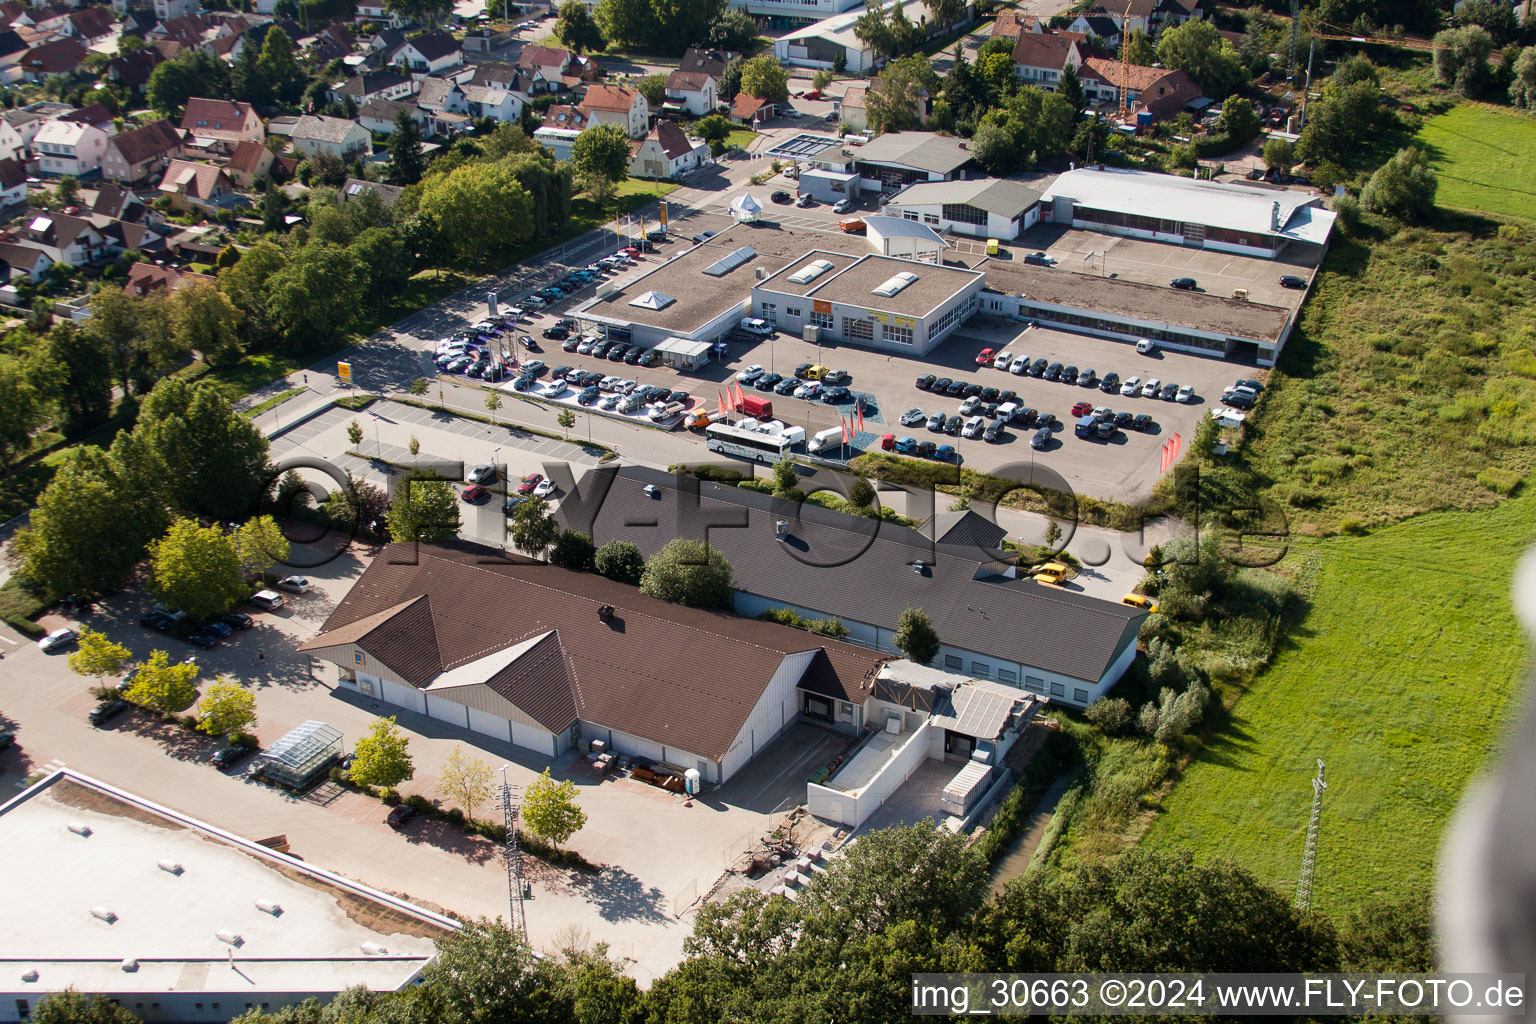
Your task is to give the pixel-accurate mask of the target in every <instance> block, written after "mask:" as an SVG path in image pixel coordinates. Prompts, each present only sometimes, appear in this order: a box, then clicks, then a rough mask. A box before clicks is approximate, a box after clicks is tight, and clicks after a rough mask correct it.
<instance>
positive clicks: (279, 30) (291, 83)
mask: <svg viewBox="0 0 1536 1024" xmlns="http://www.w3.org/2000/svg"><path fill="white" fill-rule="evenodd" d="M258 63H259V64H260V66H261V71H262V74H263V75H265V76H266V79H267V83H268V84H269V85H270V86H271V88H272V91H273V92H274V93H275V94H276V95H277V98H278V99H280V100H282V101H283V102H284V103H293V102H296V101H297V100H298V98H299V94H300V93H302V92H303V91H304V85H305V82H306V78H305V75H304V72H303V71H302V70H301V69H300V68H299V62H298V60H297V59H295V58H294V56H293V40H291V39H289V38H288V33H287V32H285V31H283V27H282V26H281V25H272V26H271V27H269V28H268V29H267V34H266V36H265V38H263V39H262V41H261V58H260V60H259V62H258Z"/></svg>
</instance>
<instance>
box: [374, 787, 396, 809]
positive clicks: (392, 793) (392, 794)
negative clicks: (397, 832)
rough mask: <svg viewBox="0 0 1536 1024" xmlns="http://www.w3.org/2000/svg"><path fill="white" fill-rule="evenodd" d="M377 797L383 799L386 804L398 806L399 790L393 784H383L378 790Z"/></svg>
mask: <svg viewBox="0 0 1536 1024" xmlns="http://www.w3.org/2000/svg"><path fill="white" fill-rule="evenodd" d="M379 799H380V800H382V801H384V802H385V803H386V804H389V806H391V807H399V806H400V791H399V790H397V789H395V788H394V787H393V786H385V787H384V788H383V789H381V790H379Z"/></svg>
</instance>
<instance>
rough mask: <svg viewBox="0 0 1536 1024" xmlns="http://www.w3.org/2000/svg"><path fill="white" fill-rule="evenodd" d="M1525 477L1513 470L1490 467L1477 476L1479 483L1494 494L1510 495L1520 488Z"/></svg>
mask: <svg viewBox="0 0 1536 1024" xmlns="http://www.w3.org/2000/svg"><path fill="white" fill-rule="evenodd" d="M1522 479H1523V477H1521V476H1520V474H1519V473H1516V472H1515V471H1514V470H1512V469H1500V468H1498V467H1497V466H1490V467H1488V468H1487V469H1485V470H1483V471H1482V472H1481V473H1479V474H1477V482H1478V483H1480V484H1482V485H1483V486H1484V487H1486V488H1488V489H1489V490H1490V491H1492V492H1493V493H1494V494H1503V495H1506V496H1507V495H1510V494H1513V493H1515V489H1516V488H1517V487H1519V486H1520V482H1521V480H1522Z"/></svg>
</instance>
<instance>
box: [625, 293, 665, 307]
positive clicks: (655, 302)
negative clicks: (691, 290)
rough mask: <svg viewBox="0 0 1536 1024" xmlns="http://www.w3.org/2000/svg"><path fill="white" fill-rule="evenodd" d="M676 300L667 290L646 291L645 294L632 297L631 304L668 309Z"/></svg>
mask: <svg viewBox="0 0 1536 1024" xmlns="http://www.w3.org/2000/svg"><path fill="white" fill-rule="evenodd" d="M676 301H677V300H676V299H674V298H673V297H672V296H670V295H668V294H666V293H665V292H646V293H645V294H644V295H641V296H639V297H637V298H633V299H630V300H629V304H630V305H631V306H638V307H640V308H641V309H666V308H667V307H668V306H670V305H672V303H674V302H676Z"/></svg>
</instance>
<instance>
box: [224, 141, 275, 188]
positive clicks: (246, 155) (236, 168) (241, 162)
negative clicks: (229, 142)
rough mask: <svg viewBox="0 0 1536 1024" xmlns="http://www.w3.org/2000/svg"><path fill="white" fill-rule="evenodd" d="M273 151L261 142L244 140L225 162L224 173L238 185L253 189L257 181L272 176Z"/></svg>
mask: <svg viewBox="0 0 1536 1024" xmlns="http://www.w3.org/2000/svg"><path fill="white" fill-rule="evenodd" d="M273 160H274V156H273V154H272V151H271V150H270V149H268V148H267V147H266V145H265V144H264V143H261V142H242V143H240V144H238V145H237V146H235V151H234V152H233V153H231V154H230V155H229V159H228V160H226V161H225V162H224V173H225V174H227V175H229V180H230V181H232V182H234V183H235V185H236V187H238V188H242V189H245V190H246V191H251V190H252V189H254V188H255V187H256V182H257V181H258V180H260V179H262V178H270V177H271V176H272V161H273Z"/></svg>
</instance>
